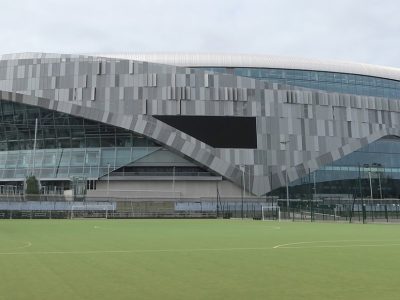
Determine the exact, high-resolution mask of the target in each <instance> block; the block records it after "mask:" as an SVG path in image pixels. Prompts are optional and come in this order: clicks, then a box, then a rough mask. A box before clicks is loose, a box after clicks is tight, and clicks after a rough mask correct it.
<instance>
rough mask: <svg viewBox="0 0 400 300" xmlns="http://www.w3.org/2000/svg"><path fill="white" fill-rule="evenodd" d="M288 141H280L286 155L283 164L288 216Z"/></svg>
mask: <svg viewBox="0 0 400 300" xmlns="http://www.w3.org/2000/svg"><path fill="white" fill-rule="evenodd" d="M289 142H290V140H287V141H282V142H281V144H283V145H285V150H286V157H285V165H286V172H285V173H286V176H285V183H286V210H287V213H288V216H289V177H288V170H289V159H288V154H289V145H288V143H289Z"/></svg>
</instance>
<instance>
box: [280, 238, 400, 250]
mask: <svg viewBox="0 0 400 300" xmlns="http://www.w3.org/2000/svg"><path fill="white" fill-rule="evenodd" d="M392 241H393V240H390V241H388V240H372V241H371V240H331V241H309V242H296V243H288V244H280V245H276V246H274V247H273V249H278V248H280V249H294V248H298V249H300V248H342V247H350V246H351V247H357V245H313V246H299V247H296V245H308V244H318V243H347V242H392ZM393 242H394V241H393ZM377 245H378V246H380V245H387V246H397V245H400V244H377ZM293 246H295V247H293ZM367 246H368V245H364V246H362V245H361V244H360V247H367ZM370 246H371V247H373V246H375V244H374V245H370Z"/></svg>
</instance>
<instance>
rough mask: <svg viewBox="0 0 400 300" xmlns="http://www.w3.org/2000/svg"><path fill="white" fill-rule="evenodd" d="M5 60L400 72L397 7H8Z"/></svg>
mask: <svg viewBox="0 0 400 300" xmlns="http://www.w3.org/2000/svg"><path fill="white" fill-rule="evenodd" d="M0 11H1V18H0V37H1V40H0V41H1V42H0V53H2V54H4V53H12V52H31V51H38V52H56V53H105V52H109V53H114V52H115V53H118V52H120V53H121V52H122V53H126V52H213V53H220V52H223V53H248V54H275V55H284V56H300V57H309V58H320V59H336V60H345V61H346V60H348V61H355V62H365V63H371V64H381V65H388V66H393V67H400V59H399V53H400V52H399V48H400V1H398V0H397V1H396V0H379V1H378V0H331V1H327V0H297V1H296V0H265V1H262V0H224V1H222V0H196V1H194V0H164V1H161V0H146V1H144V0H131V1H129V0H109V1H104V0H93V1H85V0H0Z"/></svg>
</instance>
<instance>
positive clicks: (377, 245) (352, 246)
mask: <svg viewBox="0 0 400 300" xmlns="http://www.w3.org/2000/svg"><path fill="white" fill-rule="evenodd" d="M390 246H400V244H370V245H368V244H354V245H320V246H304V247H302V246H300V247H282V248H281V249H307V248H308V249H309V248H355V247H390Z"/></svg>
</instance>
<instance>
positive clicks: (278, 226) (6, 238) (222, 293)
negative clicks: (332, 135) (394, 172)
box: [0, 220, 400, 300]
mask: <svg viewBox="0 0 400 300" xmlns="http://www.w3.org/2000/svg"><path fill="white" fill-rule="evenodd" d="M399 226H400V225H384V224H381V225H378V224H374V225H370V224H367V225H361V224H332V223H292V222H280V223H278V222H262V221H242V220H2V221H0V299H1V300H3V299H7V300H8V299H10V300H18V299H29V300H35V299H38V300H39V299H40V300H45V299H68V300H74V299H96V300H102V299H115V300H119V299H291V300H293V299H308V300H309V299H391V300H393V299H399V298H400V285H399V280H400V258H399V253H400V227H399Z"/></svg>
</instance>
